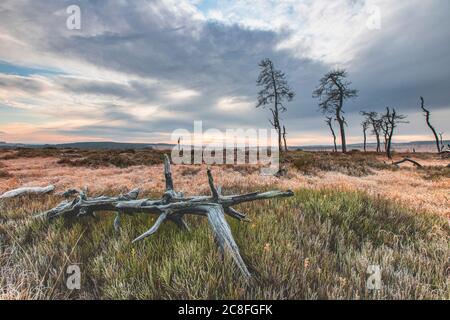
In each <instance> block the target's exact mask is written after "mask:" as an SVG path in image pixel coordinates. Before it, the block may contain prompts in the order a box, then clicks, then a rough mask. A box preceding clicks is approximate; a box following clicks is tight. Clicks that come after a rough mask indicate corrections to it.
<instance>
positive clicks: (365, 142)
mask: <svg viewBox="0 0 450 320" xmlns="http://www.w3.org/2000/svg"><path fill="white" fill-rule="evenodd" d="M363 133H364V152H366V151H367V150H366V144H367V135H366V130H363Z"/></svg>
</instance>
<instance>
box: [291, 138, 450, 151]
mask: <svg viewBox="0 0 450 320" xmlns="http://www.w3.org/2000/svg"><path fill="white" fill-rule="evenodd" d="M449 143H450V140H444V145H448V144H449ZM366 147H367V150H369V151H373V150H375V149H376V147H377V144H376V143H367V145H366ZM363 148H364V145H363V144H362V143H354V144H348V145H347V149H348V150H352V149H355V150H362V149H363ZM381 148H382V149H383V148H384V144H383V143H381ZM289 149H293V150H295V149H302V150H305V151H330V150H333V146H332V145H316V146H297V147H289ZM338 149H339V145H338ZM392 149H393V150H396V151H403V152H405V151H411V152H412V151H413V150H415V151H417V152H435V151H436V142H435V141H411V142H397V143H392Z"/></svg>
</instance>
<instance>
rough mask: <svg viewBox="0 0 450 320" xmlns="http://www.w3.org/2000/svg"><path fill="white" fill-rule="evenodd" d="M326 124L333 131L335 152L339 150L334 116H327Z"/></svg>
mask: <svg viewBox="0 0 450 320" xmlns="http://www.w3.org/2000/svg"><path fill="white" fill-rule="evenodd" d="M325 122H326V124H327V125H328V127H329V128H330V131H331V135H332V136H333V143H334V149H333V151H334V152H337V145H336V134H335V133H334V129H333V123H332V122H333V118H332V117H326V120H325Z"/></svg>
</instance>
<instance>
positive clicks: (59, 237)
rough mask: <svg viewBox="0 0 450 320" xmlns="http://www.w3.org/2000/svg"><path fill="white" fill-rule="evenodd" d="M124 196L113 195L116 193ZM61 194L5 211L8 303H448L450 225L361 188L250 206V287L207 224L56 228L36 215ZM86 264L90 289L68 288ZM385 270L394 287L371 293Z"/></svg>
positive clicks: (2, 238)
mask: <svg viewBox="0 0 450 320" xmlns="http://www.w3.org/2000/svg"><path fill="white" fill-rule="evenodd" d="M113 193H114V192H111V194H113ZM57 202H58V199H56V197H52V196H47V197H45V198H44V199H42V198H41V199H40V200H32V199H31V198H26V199H22V200H20V199H13V200H11V201H8V202H4V203H3V204H1V206H2V208H1V210H0V248H1V249H0V257H1V259H0V297H2V298H6V299H7V298H12V299H14V298H26V299H49V298H58V299H68V298H101V299H448V298H449V291H448V277H449V270H450V264H449V259H448V258H449V235H450V228H449V225H448V222H447V221H446V220H445V218H443V217H439V216H436V215H431V214H426V213H420V212H413V211H411V210H408V209H407V208H404V207H401V206H398V205H396V204H394V203H392V202H389V201H385V200H383V199H373V198H370V197H369V196H367V195H365V194H363V193H359V192H338V191H329V190H319V191H317V190H308V189H302V190H298V191H297V192H296V193H295V196H294V197H292V198H288V199H277V200H269V201H263V202H254V203H248V204H243V205H241V206H240V207H239V208H237V209H239V210H240V211H242V212H245V213H248V214H249V217H250V218H251V219H252V222H251V223H239V222H237V221H234V220H233V221H232V220H230V219H228V221H229V222H230V225H231V229H232V233H233V235H234V237H235V239H236V242H237V243H238V245H239V247H240V250H241V254H242V256H243V258H244V260H245V261H246V263H247V265H248V266H249V268H250V270H251V272H252V273H253V275H254V279H253V280H252V281H251V282H249V283H245V282H244V281H243V280H242V278H241V276H240V273H239V272H238V271H237V270H236V267H235V266H234V264H233V263H232V261H230V259H229V258H227V257H225V259H224V260H222V258H221V256H220V254H219V253H218V250H217V249H216V247H215V244H214V241H213V239H212V234H211V231H210V229H209V227H208V223H207V221H206V219H205V218H198V217H193V218H192V217H190V218H189V219H188V222H189V224H190V226H191V229H192V231H191V232H190V233H186V232H182V231H180V230H178V229H177V228H176V227H175V226H174V225H172V224H171V223H167V224H164V225H163V226H162V227H161V228H160V230H159V231H158V232H157V233H156V234H155V235H153V236H152V237H151V238H149V239H147V240H144V241H142V242H140V243H138V244H135V245H132V244H131V240H132V239H133V238H134V237H136V236H137V235H139V234H140V233H142V232H143V231H145V230H146V229H147V228H149V227H150V226H151V225H152V223H153V222H154V217H149V216H147V215H144V214H143V215H141V216H136V217H124V218H123V228H122V232H121V233H120V234H116V233H115V232H114V230H113V227H112V221H113V219H114V216H113V214H111V213H100V214H99V218H98V219H93V218H84V219H80V220H73V221H69V220H66V221H64V220H62V219H59V220H55V221H54V222H52V223H50V224H48V223H46V222H45V221H41V220H35V219H30V215H31V214H33V213H37V212H39V211H41V210H44V209H46V208H50V207H52V206H53V205H55V204H56V203H57ZM71 263H79V264H80V268H81V271H82V287H81V290H80V291H77V290H75V291H69V290H68V289H67V288H66V286H65V281H66V280H65V279H66V278H65V277H66V274H65V271H66V269H65V267H66V266H67V265H68V264H71ZM369 265H380V267H381V270H382V283H383V286H382V289H381V291H379V292H371V291H369V290H368V289H366V279H367V277H368V275H367V274H366V270H367V267H368V266H369Z"/></svg>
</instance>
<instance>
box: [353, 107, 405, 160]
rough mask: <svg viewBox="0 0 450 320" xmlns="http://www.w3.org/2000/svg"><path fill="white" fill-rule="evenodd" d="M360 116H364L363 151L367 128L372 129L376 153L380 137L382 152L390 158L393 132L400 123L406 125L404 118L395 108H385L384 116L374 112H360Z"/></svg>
mask: <svg viewBox="0 0 450 320" xmlns="http://www.w3.org/2000/svg"><path fill="white" fill-rule="evenodd" d="M361 115H362V116H364V120H363V122H362V123H361V126H362V128H363V134H364V151H366V139H367V138H366V131H367V129H368V128H369V127H371V128H372V134H373V135H375V137H376V140H377V149H376V151H377V152H381V141H380V135H381V134H382V135H383V138H384V152H386V155H387V156H388V158H389V159H390V158H392V152H391V146H392V137H393V135H394V130H395V128H396V127H397V126H398V124H400V123H408V122H407V121H405V119H406V116H404V115H402V114H399V113H397V111H396V110H395V108H392V109H391V108H389V107H387V108H386V112H385V113H384V114H381V115H379V114H378V113H377V112H375V111H369V112H368V111H361Z"/></svg>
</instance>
